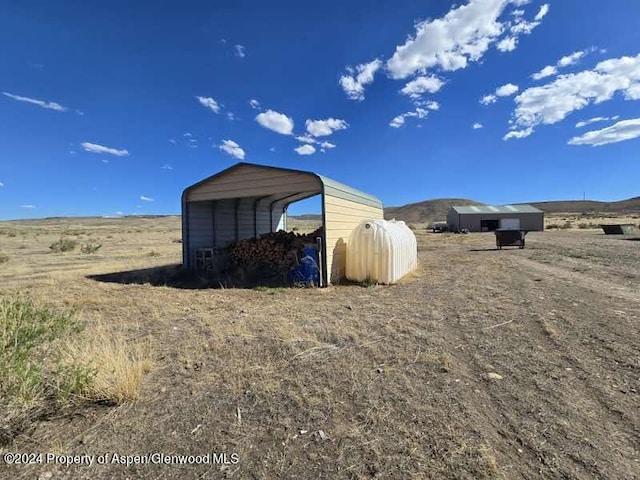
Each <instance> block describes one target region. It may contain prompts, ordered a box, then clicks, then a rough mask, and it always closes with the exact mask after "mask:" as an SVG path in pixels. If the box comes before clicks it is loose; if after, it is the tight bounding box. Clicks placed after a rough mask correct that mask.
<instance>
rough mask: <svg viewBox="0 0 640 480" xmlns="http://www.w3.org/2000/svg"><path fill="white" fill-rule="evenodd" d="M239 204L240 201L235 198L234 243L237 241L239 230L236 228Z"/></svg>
mask: <svg viewBox="0 0 640 480" xmlns="http://www.w3.org/2000/svg"><path fill="white" fill-rule="evenodd" d="M239 203H240V199H239V198H236V201H235V202H234V204H233V214H234V217H235V235H236V242H237V241H238V240H239V238H238V237H239V236H240V234H239V228H238V204H239Z"/></svg>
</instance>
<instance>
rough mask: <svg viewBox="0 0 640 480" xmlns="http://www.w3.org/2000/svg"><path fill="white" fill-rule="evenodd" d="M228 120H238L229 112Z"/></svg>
mask: <svg viewBox="0 0 640 480" xmlns="http://www.w3.org/2000/svg"><path fill="white" fill-rule="evenodd" d="M227 120H230V121H232V122H233V121H234V120H237V117H236V116H235V115H234V114H233V112H227Z"/></svg>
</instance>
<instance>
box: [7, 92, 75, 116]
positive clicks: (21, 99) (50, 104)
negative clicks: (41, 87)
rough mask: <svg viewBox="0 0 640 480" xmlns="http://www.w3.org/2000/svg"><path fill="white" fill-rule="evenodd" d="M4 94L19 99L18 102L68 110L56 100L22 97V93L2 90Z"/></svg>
mask: <svg viewBox="0 0 640 480" xmlns="http://www.w3.org/2000/svg"><path fill="white" fill-rule="evenodd" d="M2 94H3V95H5V96H7V97H9V98H12V99H13V100H17V101H18V102H27V103H32V104H33V105H37V106H39V107H42V108H48V109H49V110H56V111H58V112H65V111H66V110H67V107H63V106H62V105H60V104H59V103H56V102H45V101H44V100H37V99H35V98H29V97H21V96H20V95H14V94H13V93H9V92H2Z"/></svg>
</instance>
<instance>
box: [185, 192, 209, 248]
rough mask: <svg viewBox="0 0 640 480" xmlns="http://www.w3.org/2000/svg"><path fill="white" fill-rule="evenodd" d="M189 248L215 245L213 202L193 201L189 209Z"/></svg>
mask: <svg viewBox="0 0 640 480" xmlns="http://www.w3.org/2000/svg"><path fill="white" fill-rule="evenodd" d="M188 212H189V214H188V217H189V218H188V224H187V228H188V229H189V250H190V254H191V252H193V250H194V249H196V248H211V247H213V236H212V233H213V205H212V202H192V203H189V209H188Z"/></svg>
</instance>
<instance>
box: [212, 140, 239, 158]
mask: <svg viewBox="0 0 640 480" xmlns="http://www.w3.org/2000/svg"><path fill="white" fill-rule="evenodd" d="M218 148H220V150H222V151H223V152H226V153H228V154H229V155H231V156H232V157H234V158H238V159H240V160H244V150H243V149H242V148H240V145H238V144H237V143H236V142H234V141H233V140H223V141H222V143H221V144H220V145H219V146H218Z"/></svg>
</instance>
